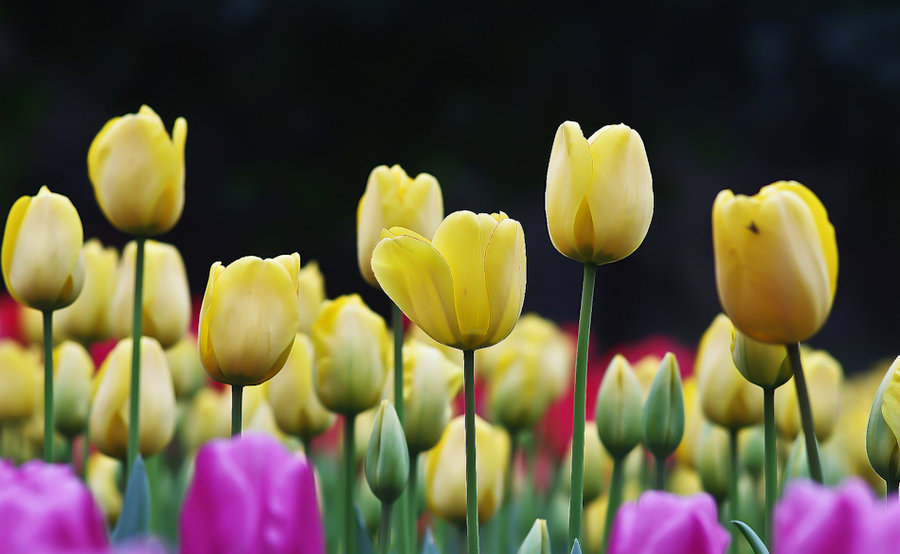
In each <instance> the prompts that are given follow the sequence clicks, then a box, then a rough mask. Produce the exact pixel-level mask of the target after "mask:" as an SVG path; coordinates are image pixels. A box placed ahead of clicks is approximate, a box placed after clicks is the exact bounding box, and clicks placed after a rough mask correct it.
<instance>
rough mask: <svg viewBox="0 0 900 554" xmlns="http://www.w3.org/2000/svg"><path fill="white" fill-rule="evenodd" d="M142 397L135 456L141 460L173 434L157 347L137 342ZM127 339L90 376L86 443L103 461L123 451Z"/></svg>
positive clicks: (170, 393) (167, 378) (171, 395)
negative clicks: (90, 391)
mask: <svg viewBox="0 0 900 554" xmlns="http://www.w3.org/2000/svg"><path fill="white" fill-rule="evenodd" d="M140 344H141V346H140V348H141V367H140V376H141V387H140V391H141V398H140V413H139V414H138V417H139V418H140V422H142V423H144V424H143V425H141V426H140V433H139V437H138V451H139V452H140V453H141V454H142V455H143V456H144V457H145V458H146V457H148V456H152V455H154V454H156V453H158V452H161V451H162V450H163V449H164V448H165V447H166V446H167V445H168V444H169V441H170V440H172V434H173V433H174V432H175V390H174V388H173V387H172V375H171V374H170V373H169V365H168V362H167V361H166V354H165V352H164V351H163V349H162V347H161V346H160V345H159V342H158V341H157V340H156V339H153V338H150V337H142V338H141V343H140ZM131 349H132V342H131V339H122V340H121V341H119V344H117V345H116V347H115V348H113V350H112V351H111V352H110V353H109V355H108V356H107V357H106V360H105V361H104V362H103V365H101V366H100V371H98V372H97V375H95V376H94V385H93V386H94V392H93V403H92V407H91V415H90V440H91V443H92V444H93V445H94V446H96V447H97V448H98V449H99V450H100V451H101V452H103V453H104V454H106V455H107V456H112V457H114V458H119V459H122V458H124V457H125V453H126V450H127V447H128V424H129V422H128V419H129V407H130V404H131V403H130V401H129V391H130V390H131Z"/></svg>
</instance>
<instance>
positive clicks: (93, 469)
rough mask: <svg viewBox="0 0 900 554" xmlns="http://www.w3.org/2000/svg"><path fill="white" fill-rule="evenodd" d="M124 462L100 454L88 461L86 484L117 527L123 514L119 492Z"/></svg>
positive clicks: (93, 455) (105, 514) (106, 517)
mask: <svg viewBox="0 0 900 554" xmlns="http://www.w3.org/2000/svg"><path fill="white" fill-rule="evenodd" d="M121 471H122V462H120V461H119V460H116V459H115V458H110V457H109V456H107V455H105V454H101V453H100V452H94V453H93V454H91V456H90V458H88V461H87V471H86V479H85V483H86V484H87V486H88V488H89V489H90V490H91V494H92V495H93V496H94V500H95V501H96V502H97V505H98V506H99V507H100V510H101V511H102V512H103V517H104V518H105V519H106V521H107V522H108V523H109V524H110V525H115V523H116V521H118V519H119V515H120V514H121V513H122V491H120V490H119V484H118V482H119V480H120V477H119V475H120V473H121Z"/></svg>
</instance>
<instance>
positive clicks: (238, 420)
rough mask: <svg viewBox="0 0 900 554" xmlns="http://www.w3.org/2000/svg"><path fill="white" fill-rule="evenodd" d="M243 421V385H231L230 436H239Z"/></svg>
mask: <svg viewBox="0 0 900 554" xmlns="http://www.w3.org/2000/svg"><path fill="white" fill-rule="evenodd" d="M243 421H244V385H231V436H232V437H233V436H235V435H240V434H241V425H242V424H243Z"/></svg>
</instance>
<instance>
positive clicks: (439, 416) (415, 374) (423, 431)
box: [403, 341, 463, 453]
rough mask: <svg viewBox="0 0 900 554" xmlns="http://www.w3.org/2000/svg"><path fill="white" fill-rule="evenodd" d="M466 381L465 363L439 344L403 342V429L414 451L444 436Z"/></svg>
mask: <svg viewBox="0 0 900 554" xmlns="http://www.w3.org/2000/svg"><path fill="white" fill-rule="evenodd" d="M462 381H463V372H462V366H461V365H460V364H459V363H455V362H452V361H450V360H448V359H447V358H446V357H444V355H443V354H442V353H441V351H440V350H438V349H437V348H433V347H431V346H428V345H427V344H423V343H420V342H415V341H409V342H407V343H406V344H405V345H404V346H403V411H404V413H405V414H406V421H405V422H404V424H403V430H404V432H405V433H406V442H407V444H408V445H409V450H410V452H412V453H418V452H425V451H426V450H430V449H431V448H432V447H433V446H434V445H435V444H437V442H438V440H440V438H441V434H442V433H443V432H444V429H445V428H446V427H447V424H448V423H449V422H450V416H451V415H452V414H451V409H450V402H451V401H452V400H453V399H454V398H455V397H456V394H457V393H458V392H459V388H460V387H461V386H462Z"/></svg>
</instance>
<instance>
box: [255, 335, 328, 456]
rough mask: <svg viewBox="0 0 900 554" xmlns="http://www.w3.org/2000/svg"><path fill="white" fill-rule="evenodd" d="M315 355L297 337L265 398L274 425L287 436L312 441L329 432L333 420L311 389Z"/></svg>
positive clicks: (307, 343) (305, 340)
mask: <svg viewBox="0 0 900 554" xmlns="http://www.w3.org/2000/svg"><path fill="white" fill-rule="evenodd" d="M314 373H315V351H314V350H313V344H312V341H311V340H310V339H309V337H308V336H306V335H304V334H302V333H297V336H296V337H294V346H293V347H291V353H290V354H289V355H288V358H287V361H285V362H284V367H283V368H282V369H281V371H279V372H278V374H277V375H275V377H273V378H272V380H271V381H269V384H268V386H267V387H266V394H267V398H268V400H269V404H270V405H271V406H272V411H273V412H274V413H275V422H276V423H277V424H278V427H279V428H281V430H282V431H284V432H285V433H287V434H288V435H293V436H295V437H301V438H303V439H306V440H308V439H311V438H313V437H315V436H317V435H319V434H321V433H324V432H325V431H327V430H328V428H329V427H331V425H332V424H333V423H334V420H335V416H334V414H333V413H331V412H329V411H328V410H326V409H325V406H323V405H322V403H321V402H320V401H319V397H318V396H316V391H315V390H314V388H313V374H314Z"/></svg>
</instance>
